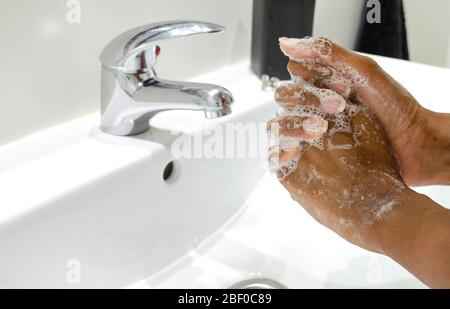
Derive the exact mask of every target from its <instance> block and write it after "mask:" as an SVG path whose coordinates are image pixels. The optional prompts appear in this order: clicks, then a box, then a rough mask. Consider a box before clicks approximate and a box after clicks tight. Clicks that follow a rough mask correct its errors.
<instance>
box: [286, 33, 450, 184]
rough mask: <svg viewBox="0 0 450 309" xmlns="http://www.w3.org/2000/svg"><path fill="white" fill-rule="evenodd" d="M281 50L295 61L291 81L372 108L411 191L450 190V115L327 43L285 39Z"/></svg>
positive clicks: (360, 58)
mask: <svg viewBox="0 0 450 309" xmlns="http://www.w3.org/2000/svg"><path fill="white" fill-rule="evenodd" d="M305 45H306V46H305ZM308 45H312V46H308ZM314 45H316V47H315V46H314ZM280 47H281V50H282V51H283V52H284V53H285V54H286V55H287V56H289V57H290V58H291V59H292V60H293V61H291V62H290V63H289V71H290V72H291V74H292V75H293V76H298V77H301V78H303V79H304V80H305V81H308V82H310V83H312V84H314V85H316V86H318V87H321V88H330V89H333V90H338V91H337V92H340V93H341V94H342V95H344V96H346V95H347V96H348V95H350V96H351V97H353V98H354V99H355V100H358V101H361V102H365V103H367V104H368V105H369V106H370V107H371V109H372V110H373V112H374V113H375V115H376V116H377V117H378V119H379V120H380V122H381V124H382V125H383V127H384V129H385V131H386V135H387V137H388V139H389V141H390V143H391V145H392V147H393V149H394V151H395V153H396V154H397V157H398V159H399V161H400V168H401V171H402V176H403V179H404V180H405V182H406V183H407V184H408V185H430V184H445V185H450V115H449V114H440V113H435V112H432V111H430V110H427V109H425V108H423V107H422V106H421V105H420V104H419V103H418V102H417V101H416V100H415V99H414V97H413V96H412V95H411V94H410V93H409V92H408V91H407V90H406V89H404V88H403V87H402V86H401V85H400V84H398V83H397V82H396V81H395V80H394V79H392V78H391V77H390V76H389V75H388V74H387V73H386V72H384V71H383V70H382V69H381V68H380V66H379V65H378V64H377V63H376V62H375V61H374V60H372V59H371V58H369V57H365V56H362V55H359V54H356V53H353V52H351V51H348V50H346V49H344V48H342V47H340V46H339V45H337V44H335V43H332V42H331V41H329V40H327V39H321V38H320V39H311V40H310V41H309V42H308V41H304V40H298V39H286V38H281V39H280ZM295 60H297V61H295ZM330 76H333V78H330ZM361 79H364V80H365V82H363V83H361Z"/></svg>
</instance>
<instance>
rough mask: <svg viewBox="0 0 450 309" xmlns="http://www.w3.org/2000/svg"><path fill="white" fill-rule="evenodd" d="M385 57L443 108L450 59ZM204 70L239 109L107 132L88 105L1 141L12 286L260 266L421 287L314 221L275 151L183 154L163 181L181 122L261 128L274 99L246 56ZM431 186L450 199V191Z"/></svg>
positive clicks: (326, 278)
mask: <svg viewBox="0 0 450 309" xmlns="http://www.w3.org/2000/svg"><path fill="white" fill-rule="evenodd" d="M377 60H378V61H379V62H380V64H382V66H383V67H385V68H386V69H387V70H388V71H389V72H390V73H392V75H393V76H394V77H396V78H398V79H399V80H400V81H402V82H403V84H404V85H405V86H406V87H408V88H409V89H411V90H412V92H413V93H414V94H415V95H416V96H417V98H418V99H419V100H420V101H421V102H424V105H425V106H426V107H429V108H432V109H434V110H438V111H445V110H446V107H445V103H444V102H450V94H449V93H446V87H447V85H449V84H450V73H449V71H448V70H444V69H438V68H433V67H429V66H424V65H418V64H410V63H407V62H401V61H395V60H390V59H385V58H377ZM418 73H420V75H419V74H418ZM198 80H202V81H205V82H212V83H217V84H219V85H222V86H224V87H226V88H228V89H229V90H230V91H231V92H232V93H233V95H234V96H235V99H236V104H235V106H234V108H233V114H232V115H230V116H227V117H224V118H221V119H217V120H205V119H204V117H203V115H202V114H201V113H196V112H168V113H164V114H161V115H158V116H157V117H156V118H154V119H153V120H152V126H153V127H152V130H151V131H150V132H148V133H146V134H143V135H140V136H137V137H115V136H109V135H107V134H104V133H102V132H101V131H99V130H98V128H97V126H98V115H90V116H87V117H84V118H82V119H79V120H76V121H74V122H71V123H68V124H66V125H63V126H60V127H57V128H52V129H49V130H47V131H45V132H41V133H39V134H36V135H35V136H31V137H29V138H27V139H24V140H21V141H19V142H16V143H14V144H10V145H7V146H4V147H2V148H0V188H1V190H2V191H1V192H2V193H1V194H0V244H1V250H0V286H1V287H6V288H11V287H59V288H89V287H139V288H140V287H152V288H153V287H155V288H160V287H167V288H226V287H229V286H231V285H232V284H234V283H236V282H237V281H240V280H244V279H249V278H254V277H264V278H270V279H274V280H277V281H279V282H281V283H282V284H284V285H286V286H288V287H291V288H299V287H305V288H308V287H424V286H423V285H422V284H421V283H420V282H419V281H417V280H416V279H414V278H413V277H412V276H411V275H410V274H409V273H408V272H406V271H405V270H403V269H402V268H401V267H400V266H398V265H397V264H396V263H395V262H393V261H391V260H390V259H388V258H386V257H383V256H379V255H375V254H372V253H369V252H367V251H365V250H363V249H360V248H357V247H355V246H353V245H351V244H349V243H347V242H345V241H343V240H341V239H340V238H339V237H338V236H336V235H335V234H333V233H332V232H331V231H329V230H327V229H326V228H324V227H322V226H320V225H319V224H317V223H316V222H314V221H313V219H311V218H310V217H309V216H308V215H307V214H306V213H305V212H304V211H303V209H302V208H301V207H300V206H298V205H296V204H295V203H294V202H292V201H291V199H290V197H289V195H288V194H287V192H285V190H284V189H283V188H281V186H280V185H279V184H278V182H277V181H276V180H275V179H273V178H271V177H270V176H269V175H268V174H267V169H266V164H265V158H264V156H260V157H255V158H249V157H247V158H244V159H178V160H175V169H174V173H173V176H172V177H171V178H169V179H168V181H164V180H163V171H164V169H165V167H166V165H167V164H168V163H169V162H171V161H172V160H174V158H173V157H172V156H171V153H170V151H169V148H170V146H169V145H170V143H171V141H173V140H174V138H176V136H174V135H172V134H171V132H170V129H171V128H174V127H176V128H179V127H180V126H181V127H189V126H190V127H192V126H193V125H194V124H195V126H197V127H198V128H202V127H203V128H204V127H205V126H211V125H213V124H222V125H223V124H225V123H244V124H247V123H253V124H255V123H256V124H259V125H261V126H264V125H265V122H266V121H267V120H268V119H269V118H270V117H271V116H272V115H273V114H274V112H275V110H276V106H275V104H274V103H273V100H272V96H273V94H272V93H268V92H262V91H260V82H259V80H258V79H257V78H256V77H255V76H253V75H252V74H251V72H250V70H249V69H248V64H246V63H244V64H240V65H237V66H235V67H230V68H228V69H226V70H223V71H220V72H217V73H214V74H211V75H209V76H204V77H201V78H199V79H198ZM431 89H433V93H429V90H431ZM447 111H449V110H448V108H447ZM262 135H264V134H262ZM260 137H261V138H265V135H264V136H260ZM421 191H423V192H426V193H428V194H429V195H430V196H431V197H432V198H434V199H435V200H436V201H438V202H440V203H443V204H444V205H445V204H446V205H450V190H448V189H447V188H444V187H430V188H425V189H422V190H421ZM74 274H75V275H74Z"/></svg>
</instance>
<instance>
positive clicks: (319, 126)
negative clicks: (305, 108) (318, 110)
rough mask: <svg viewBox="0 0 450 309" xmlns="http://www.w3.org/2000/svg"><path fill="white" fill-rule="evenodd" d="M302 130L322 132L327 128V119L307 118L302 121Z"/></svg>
mask: <svg viewBox="0 0 450 309" xmlns="http://www.w3.org/2000/svg"><path fill="white" fill-rule="evenodd" d="M303 130H304V131H305V132H306V133H309V134H323V133H325V132H327V130H328V121H326V120H324V119H322V118H308V119H305V120H304V121H303Z"/></svg>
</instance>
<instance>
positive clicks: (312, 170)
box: [268, 83, 407, 253]
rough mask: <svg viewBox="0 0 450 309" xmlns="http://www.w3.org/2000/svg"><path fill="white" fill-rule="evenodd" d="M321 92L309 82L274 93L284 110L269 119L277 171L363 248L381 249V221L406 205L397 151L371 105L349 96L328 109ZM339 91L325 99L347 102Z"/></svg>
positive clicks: (326, 221) (324, 219)
mask: <svg viewBox="0 0 450 309" xmlns="http://www.w3.org/2000/svg"><path fill="white" fill-rule="evenodd" d="M320 93H321V92H320V89H318V88H316V87H314V86H312V85H308V84H304V83H303V84H302V83H287V84H283V85H281V86H279V87H278V89H277V90H276V94H275V98H276V101H277V102H278V104H280V105H281V107H282V108H283V109H282V111H281V112H280V113H279V116H278V117H277V118H274V119H272V120H271V121H269V124H268V129H269V132H270V133H271V139H272V141H271V142H272V147H271V148H270V150H269V152H270V157H269V160H270V163H271V168H272V170H274V171H275V172H276V173H277V175H278V177H279V178H280V180H281V183H282V184H283V186H284V187H285V188H286V189H287V190H288V191H289V193H290V194H291V196H292V197H293V199H294V200H296V201H297V202H299V204H301V205H302V206H303V207H304V208H305V209H306V211H307V212H308V213H309V214H311V215H312V216H313V217H314V218H315V219H316V220H317V221H319V222H320V223H322V224H323V225H325V226H327V227H329V228H331V229H332V230H334V231H335V232H336V233H337V234H339V235H340V236H342V237H343V238H345V239H347V240H348V241H350V242H352V243H354V244H356V245H358V246H361V247H363V248H366V249H368V250H371V251H375V252H380V253H382V252H383V248H382V246H381V245H380V244H379V243H378V234H379V233H380V231H379V229H382V228H383V224H380V223H381V222H383V221H384V220H388V219H389V218H390V217H391V216H393V215H394V214H395V212H396V208H399V207H401V202H402V198H403V193H404V191H405V190H406V189H407V188H406V186H405V185H404V183H403V180H402V177H401V176H400V169H399V166H398V163H397V161H396V158H395V155H394V153H393V151H392V149H391V147H390V144H389V141H388V139H387V137H386V135H385V133H384V131H383V129H382V127H381V125H380V124H379V122H378V120H377V118H376V117H375V115H373V114H372V112H371V111H370V108H369V107H368V106H366V105H363V104H359V103H358V104H355V103H354V102H352V101H351V100H348V101H347V104H346V105H344V107H345V109H344V110H343V111H342V105H340V106H339V108H337V109H335V110H334V112H329V111H326V108H325V107H324V104H323V102H322V101H323V100H320V99H319V97H320V95H318V94H320ZM337 96H340V95H338V94H337V93H335V92H333V91H329V93H328V95H327V96H326V97H327V98H334V100H333V101H334V102H341V103H342V101H344V99H343V98H342V97H341V98H342V100H341V101H339V100H337V99H335V98H336V97H337ZM329 105H331V106H336V104H329ZM311 119H315V122H314V121H312V120H311ZM306 120H308V121H307V124H308V126H307V128H308V129H309V130H305V126H304V124H305V121H306ZM311 123H313V124H316V130H314V129H311V128H310V124H311ZM308 132H316V133H315V134H311V133H308Z"/></svg>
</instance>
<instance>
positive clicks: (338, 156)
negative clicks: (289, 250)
mask: <svg viewBox="0 0 450 309" xmlns="http://www.w3.org/2000/svg"><path fill="white" fill-rule="evenodd" d="M311 40H312V41H311ZM314 40H316V39H310V40H306V41H302V40H294V41H293V42H286V39H281V40H280V45H281V48H282V50H283V52H284V53H285V54H287V55H289V56H290V57H291V59H292V60H291V62H290V63H289V70H290V72H291V74H292V75H293V77H294V81H295V83H291V84H284V85H281V86H280V87H279V88H278V89H277V91H276V96H275V97H276V100H277V102H278V104H280V105H281V106H282V107H283V108H285V109H287V110H289V109H292V108H296V107H299V106H310V107H312V108H316V109H322V110H325V111H326V112H327V114H326V116H323V117H324V118H323V119H320V117H317V116H314V117H313V116H311V115H289V116H287V115H283V114H282V115H280V116H279V117H277V118H274V119H272V120H271V121H270V122H269V129H271V128H272V127H273V125H276V127H277V128H278V129H279V131H278V134H279V135H280V137H281V138H284V137H295V138H298V139H299V140H300V141H304V142H305V144H307V142H308V141H309V140H312V139H317V138H320V137H321V136H322V140H323V147H322V149H319V148H317V147H296V146H295V145H293V146H292V147H287V148H286V146H285V147H275V148H273V149H271V150H270V160H271V163H272V164H274V163H275V164H276V163H278V162H281V163H283V162H288V161H290V160H292V159H293V158H296V157H299V158H300V159H299V160H298V164H297V167H296V169H295V170H294V171H293V172H292V173H290V174H288V175H287V176H286V177H281V176H282V175H281V174H283V173H281V171H278V172H279V173H280V175H279V176H280V178H281V183H282V184H283V186H284V187H285V188H286V189H287V190H288V191H289V193H290V194H291V196H292V198H293V199H294V200H296V201H297V202H298V203H299V204H300V205H302V207H304V208H305V210H306V211H307V212H308V213H309V214H310V215H312V216H313V217H314V218H315V219H316V220H317V221H318V222H320V223H321V224H323V225H325V226H327V227H328V228H330V229H332V230H333V231H335V232H336V233H337V234H339V235H340V236H341V237H343V238H344V239H346V240H348V241H349V242H351V243H353V244H356V245H358V246H360V247H363V248H365V249H367V250H370V251H373V252H377V253H381V254H385V255H388V256H390V257H391V258H393V259H394V260H396V261H397V262H398V263H400V264H401V265H402V266H403V267H405V268H406V269H408V270H409V271H410V272H411V273H412V274H414V275H415V276H416V277H417V278H419V279H420V280H422V281H423V282H424V283H425V284H427V285H429V286H430V287H436V288H441V287H442V288H443V287H446V288H449V287H450V210H448V209H446V208H444V207H442V206H440V205H438V204H437V203H435V202H433V201H432V200H431V199H429V198H428V197H426V196H424V195H420V194H418V193H416V192H415V191H413V190H411V189H410V188H408V186H407V185H412V184H438V183H439V184H450V173H448V171H447V167H448V166H447V164H449V162H450V161H447V158H450V150H449V149H447V146H448V144H449V142H448V140H447V138H448V137H447V135H448V134H449V133H450V129H448V126H449V123H448V122H450V119H449V116H448V115H443V114H436V113H433V112H431V111H428V110H426V109H424V108H422V107H421V106H420V105H419V104H418V103H417V102H416V101H415V100H414V98H413V97H412V96H411V95H410V94H409V93H408V92H407V91H406V90H405V89H403V88H402V87H401V86H399V85H398V84H397V83H396V82H395V81H394V80H393V79H392V78H390V77H389V76H388V75H387V74H386V73H385V72H384V71H382V70H381V69H380V68H379V67H378V65H377V64H376V63H375V62H374V61H373V60H370V59H369V58H367V57H364V56H360V55H357V54H354V53H351V52H349V51H347V50H345V49H343V48H341V47H339V46H337V45H335V44H333V43H331V42H330V41H328V40H324V39H320V42H319V43H317V42H316V41H314ZM301 45H305V46H301ZM324 88H327V91H330V92H332V95H330V94H328V95H326V96H321V95H320V93H321V92H320V91H319V89H324ZM294 94H295V95H294ZM298 94H302V95H298ZM338 97H340V98H341V99H339V98H338ZM325 98H326V99H325ZM330 98H331V99H330ZM342 101H344V102H346V103H345V104H346V105H347V107H346V108H345V110H344V111H342V109H343V105H342ZM333 102H334V104H333ZM364 105H368V106H370V108H368V109H365V108H363V109H360V110H359V112H357V113H356V114H355V115H353V116H351V117H350V116H349V117H348V118H349V119H350V120H349V121H350V125H351V131H352V132H353V133H355V132H357V133H358V134H357V138H356V139H355V134H352V133H346V132H338V133H333V134H331V130H332V129H333V127H334V126H335V124H336V123H335V116H336V115H338V114H340V113H344V114H346V113H347V114H348V111H349V108H351V107H352V106H364ZM333 108H334V110H333ZM274 157H276V160H274ZM283 175H285V174H283Z"/></svg>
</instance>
